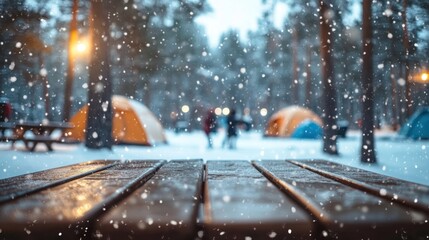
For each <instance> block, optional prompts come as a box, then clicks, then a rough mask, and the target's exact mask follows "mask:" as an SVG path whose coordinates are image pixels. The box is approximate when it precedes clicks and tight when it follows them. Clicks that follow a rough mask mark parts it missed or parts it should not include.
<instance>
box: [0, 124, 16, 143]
mask: <svg viewBox="0 0 429 240" xmlns="http://www.w3.org/2000/svg"><path fill="white" fill-rule="evenodd" d="M14 127H15V124H14V123H11V122H0V141H9V140H10V139H12V135H8V134H6V132H7V131H12V130H13V128H14Z"/></svg>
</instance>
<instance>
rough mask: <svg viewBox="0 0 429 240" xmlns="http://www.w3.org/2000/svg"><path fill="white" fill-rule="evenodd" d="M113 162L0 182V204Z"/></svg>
mask: <svg viewBox="0 0 429 240" xmlns="http://www.w3.org/2000/svg"><path fill="white" fill-rule="evenodd" d="M116 163H117V162H115V161H105V160H98V161H89V162H85V163H79V164H74V165H69V166H65V167H59V168H53V169H50V170H48V171H40V172H35V173H31V174H25V175H21V176H17V177H12V178H7V179H2V180H0V189H1V191H0V203H2V202H6V201H11V200H13V199H16V198H18V197H22V196H25V195H28V194H30V193H33V192H37V191H40V190H43V189H46V188H49V187H53V186H56V185H59V184H62V183H65V182H68V181H71V180H73V179H77V178H81V177H84V176H86V175H89V174H92V173H94V172H97V171H101V170H104V169H106V168H109V167H112V166H113V165H115V164H116Z"/></svg>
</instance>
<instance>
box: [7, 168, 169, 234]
mask: <svg viewBox="0 0 429 240" xmlns="http://www.w3.org/2000/svg"><path fill="white" fill-rule="evenodd" d="M161 165H162V162H160V161H133V162H124V163H119V164H117V165H115V166H113V167H111V168H107V169H105V170H103V171H99V172H95V173H93V174H91V175H88V176H85V177H82V178H79V179H76V180H73V181H70V182H66V183H64V184H61V185H58V186H55V187H52V188H48V189H46V190H43V191H38V192H35V193H33V194H31V195H28V196H26V197H25V198H19V199H16V200H14V201H9V202H7V203H6V204H1V205H0V229H1V231H0V238H4V239H22V238H25V239H52V238H57V237H61V238H63V239H79V238H82V237H85V236H88V235H90V234H89V233H88V232H87V231H90V229H89V227H90V226H91V224H92V222H94V221H96V217H97V216H98V215H100V214H101V213H102V212H103V211H105V210H106V209H108V208H110V207H111V206H112V205H113V204H114V203H116V202H117V201H119V200H121V199H122V198H123V197H124V196H126V195H128V194H129V193H130V192H132V191H133V190H134V189H135V188H137V187H138V186H140V185H141V184H143V183H144V181H146V180H147V179H149V178H150V177H151V176H152V175H153V174H154V172H155V171H156V170H157V169H158V168H159V167H160V166H161Z"/></svg>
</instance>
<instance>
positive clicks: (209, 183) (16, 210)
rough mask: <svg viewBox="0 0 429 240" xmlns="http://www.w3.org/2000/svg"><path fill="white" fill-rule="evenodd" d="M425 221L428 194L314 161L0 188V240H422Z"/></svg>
mask: <svg viewBox="0 0 429 240" xmlns="http://www.w3.org/2000/svg"><path fill="white" fill-rule="evenodd" d="M428 221H429V187H428V186H424V185H419V184H415V183H410V182H406V181H403V180H399V179H395V178H392V177H388V176H383V175H379V174H376V173H372V172H368V171H364V170H360V169H356V168H352V167H348V166H344V165H341V164H337V163H333V162H328V161H322V160H316V161H310V160H308V161H307V160H302V161H280V160H273V161H268V160H265V161H253V162H250V161H239V160H236V161H206V162H204V161H203V160H173V161H162V160H140V161H112V160H109V161H104V160H99V161H91V162H86V163H81V164H75V165H71V166H66V167H60V168H55V169H50V170H46V171H42V172H37V173H33V174H27V175H22V176H17V177H13V178H8V179H4V180H0V239H57V238H59V239H245V240H249V239H352V240H353V239H428V238H429V222H428Z"/></svg>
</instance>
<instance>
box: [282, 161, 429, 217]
mask: <svg viewBox="0 0 429 240" xmlns="http://www.w3.org/2000/svg"><path fill="white" fill-rule="evenodd" d="M290 162H291V163H294V164H296V165H298V166H301V167H303V168H306V169H309V170H311V171H314V172H317V173H319V174H321V175H323V176H325V177H328V178H331V179H334V180H335V181H339V182H342V183H343V184H347V185H349V186H351V187H355V188H359V189H361V190H363V191H366V192H368V193H371V194H374V195H376V196H380V197H383V198H385V199H387V200H388V201H393V202H396V203H401V204H404V205H407V206H409V207H412V208H414V209H418V210H420V211H424V212H426V213H428V214H429V186H425V185H421V184H417V183H412V182H408V181H404V180H400V179H397V178H393V177H389V176H385V175H382V174H377V173H373V172H369V171H365V170H362V169H359V168H354V167H349V166H346V165H342V164H338V163H334V162H330V161H324V160H303V161H290Z"/></svg>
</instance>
